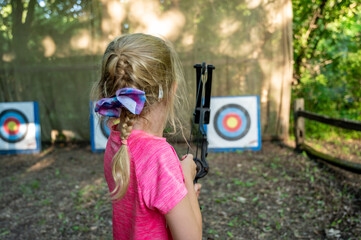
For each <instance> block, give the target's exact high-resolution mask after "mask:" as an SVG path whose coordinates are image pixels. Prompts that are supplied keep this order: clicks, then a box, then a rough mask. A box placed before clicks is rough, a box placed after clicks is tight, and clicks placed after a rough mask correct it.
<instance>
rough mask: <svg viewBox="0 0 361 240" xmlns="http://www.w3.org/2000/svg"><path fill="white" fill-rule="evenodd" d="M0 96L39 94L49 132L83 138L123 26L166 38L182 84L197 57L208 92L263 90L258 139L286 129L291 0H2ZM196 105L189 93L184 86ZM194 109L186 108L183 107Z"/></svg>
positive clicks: (45, 134)
mask: <svg viewBox="0 0 361 240" xmlns="http://www.w3.org/2000/svg"><path fill="white" fill-rule="evenodd" d="M0 13H1V20H0V41H1V44H0V61H1V67H0V81H1V82H0V84H1V85H0V86H1V92H0V101H1V102H4V101H5V102H8V101H38V102H39V112H40V123H41V127H42V141H50V140H51V139H50V138H51V132H52V131H54V130H55V131H57V132H58V133H59V132H60V133H62V132H63V133H66V134H68V135H69V134H70V135H71V136H72V138H73V139H74V140H80V141H84V140H85V141H89V139H90V127H89V93H90V88H91V85H92V83H93V82H94V81H96V80H97V79H98V77H99V76H100V73H99V70H100V63H101V56H102V54H103V52H104V50H105V47H106V45H107V44H108V43H109V41H111V40H112V39H113V38H114V37H116V36H118V35H120V34H123V33H135V32H143V33H149V34H155V35H161V36H164V37H166V38H168V39H169V40H171V41H172V42H173V43H174V45H175V47H176V50H177V51H178V53H179V54H180V57H181V60H182V63H183V66H184V71H185V74H186V81H187V87H188V88H189V89H191V90H194V89H195V71H194V69H193V65H194V64H195V63H201V62H202V61H205V62H207V63H208V64H213V65H215V66H216V71H215V72H214V77H213V79H214V80H213V91H212V95H213V96H228V95H259V96H260V100H261V112H262V113H261V115H262V134H263V137H264V138H279V139H282V138H285V137H286V136H287V134H288V122H289V108H290V96H291V82H292V58H293V56H292V55H293V50H292V5H291V1H289V0H280V1H261V0H246V1H208V0H200V1H191V0H184V1H178V0H172V1H170V0H160V1H159V0H110V1H105V0H91V1H81V0H77V1H75V0H69V1H39V0H29V1H21V0H14V1H1V3H0ZM188 94H189V96H187V97H188V99H191V100H190V101H191V104H190V106H193V103H194V101H195V100H194V99H195V92H194V91H189V92H188ZM185 112H187V113H188V114H189V119H190V117H191V112H192V110H191V109H185Z"/></svg>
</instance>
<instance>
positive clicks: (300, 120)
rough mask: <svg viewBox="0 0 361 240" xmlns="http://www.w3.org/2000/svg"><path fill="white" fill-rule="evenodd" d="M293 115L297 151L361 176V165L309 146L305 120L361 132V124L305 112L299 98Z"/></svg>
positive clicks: (301, 99) (301, 100) (302, 102)
mask: <svg viewBox="0 0 361 240" xmlns="http://www.w3.org/2000/svg"><path fill="white" fill-rule="evenodd" d="M293 114H294V124H295V126H294V133H295V139H296V149H297V150H300V151H305V152H306V153H307V155H308V156H310V157H312V158H317V159H321V160H323V161H325V162H327V163H329V164H332V165H335V166H337V167H340V168H343V169H345V170H348V171H351V172H355V173H360V174H361V164H359V163H355V162H350V161H346V160H343V159H340V158H336V157H333V156H330V155H327V154H325V153H322V152H319V151H317V150H315V149H314V148H312V147H311V146H309V145H307V144H306V143H305V136H306V131H305V121H304V118H307V119H310V120H314V121H317V122H321V123H325V124H328V125H332V126H336V127H340V128H344V129H348V130H355V131H361V122H359V121H352V120H348V119H336V118H331V117H328V116H324V115H320V114H316V113H312V112H308V111H305V110H304V100H303V98H299V99H296V100H295V102H294V109H293Z"/></svg>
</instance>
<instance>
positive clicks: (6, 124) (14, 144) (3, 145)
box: [0, 102, 40, 154]
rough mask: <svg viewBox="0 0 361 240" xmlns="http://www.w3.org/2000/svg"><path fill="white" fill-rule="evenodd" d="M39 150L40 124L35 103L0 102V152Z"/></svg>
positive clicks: (32, 151) (30, 151) (31, 151)
mask: <svg viewBox="0 0 361 240" xmlns="http://www.w3.org/2000/svg"><path fill="white" fill-rule="evenodd" d="M39 151H40V124H39V112H38V105H37V103H36V102H11V103H0V153H5V154H7V153H34V152H39Z"/></svg>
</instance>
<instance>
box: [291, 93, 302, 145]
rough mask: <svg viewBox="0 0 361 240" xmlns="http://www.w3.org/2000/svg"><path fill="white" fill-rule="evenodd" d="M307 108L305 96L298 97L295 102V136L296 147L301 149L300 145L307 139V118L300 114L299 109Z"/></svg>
mask: <svg viewBox="0 0 361 240" xmlns="http://www.w3.org/2000/svg"><path fill="white" fill-rule="evenodd" d="M304 109H305V102H304V99H303V98H297V99H296V100H295V101H294V104H293V116H294V121H295V129H294V131H295V138H296V149H298V150H299V149H300V145H301V144H302V143H303V142H304V140H305V119H304V118H303V117H299V116H298V111H300V110H304Z"/></svg>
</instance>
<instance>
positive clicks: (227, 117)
mask: <svg viewBox="0 0 361 240" xmlns="http://www.w3.org/2000/svg"><path fill="white" fill-rule="evenodd" d="M207 134H208V142H209V145H208V149H209V151H210V152H223V151H236V150H255V151H257V150H260V149H261V125H260V104H259V96H253V95H251V96H232V97H212V100H211V115H210V121H209V125H208V126H207Z"/></svg>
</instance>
